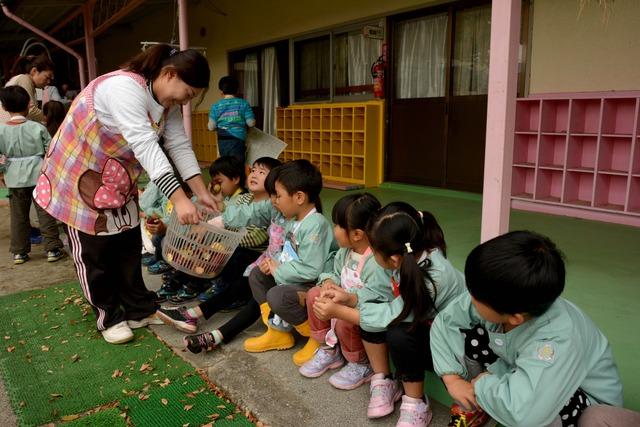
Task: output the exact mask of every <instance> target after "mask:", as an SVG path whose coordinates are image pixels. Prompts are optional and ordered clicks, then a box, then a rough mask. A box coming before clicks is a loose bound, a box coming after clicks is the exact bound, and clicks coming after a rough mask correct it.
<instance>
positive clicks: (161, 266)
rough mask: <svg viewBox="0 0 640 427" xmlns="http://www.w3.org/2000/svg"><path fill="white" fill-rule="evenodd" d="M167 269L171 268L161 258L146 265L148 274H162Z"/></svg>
mask: <svg viewBox="0 0 640 427" xmlns="http://www.w3.org/2000/svg"><path fill="white" fill-rule="evenodd" d="M169 270H171V266H170V265H169V264H167V263H166V262H165V261H162V260H160V261H158V262H156V263H155V264H151V265H150V266H149V267H147V271H149V274H162V273H166V272H167V271H169Z"/></svg>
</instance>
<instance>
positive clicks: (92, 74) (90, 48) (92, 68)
mask: <svg viewBox="0 0 640 427" xmlns="http://www.w3.org/2000/svg"><path fill="white" fill-rule="evenodd" d="M94 7H95V0H92V1H88V2H87V3H85V4H84V5H82V15H83V20H84V46H85V51H86V56H87V71H88V73H89V81H91V80H93V79H95V78H96V77H97V71H96V51H95V47H94V44H93V8H94Z"/></svg>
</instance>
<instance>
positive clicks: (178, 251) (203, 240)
mask: <svg viewBox="0 0 640 427" xmlns="http://www.w3.org/2000/svg"><path fill="white" fill-rule="evenodd" d="M218 215H219V214H205V218H204V220H203V221H201V222H200V223H198V224H187V225H182V224H180V221H178V217H177V215H176V211H175V209H174V211H173V212H172V213H171V218H170V219H169V226H168V227H167V234H166V236H165V238H164V239H163V241H162V256H163V257H164V259H165V261H167V262H168V263H169V264H171V266H172V267H174V268H175V269H176V270H180V271H182V272H184V273H187V274H189V275H191V276H196V277H202V278H205V279H209V278H212V277H215V276H217V275H218V274H220V272H221V271H222V269H223V268H224V266H225V265H226V264H227V261H229V258H231V255H232V254H233V252H234V251H235V250H236V248H237V247H238V245H239V244H240V241H241V240H242V238H243V237H244V236H245V234H246V233H247V230H246V229H244V228H241V229H239V230H227V229H223V228H218V227H215V226H213V225H211V224H209V223H207V221H209V220H211V219H213V218H215V217H216V216H218Z"/></svg>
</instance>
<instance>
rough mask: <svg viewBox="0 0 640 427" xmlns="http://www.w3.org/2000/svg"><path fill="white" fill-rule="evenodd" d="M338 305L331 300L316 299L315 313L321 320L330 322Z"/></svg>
mask: <svg viewBox="0 0 640 427" xmlns="http://www.w3.org/2000/svg"><path fill="white" fill-rule="evenodd" d="M336 307H337V304H336V303H334V302H333V301H331V300H330V299H329V298H322V297H316V300H315V301H314V303H313V313H314V314H315V315H316V317H317V318H318V319H320V320H324V321H327V320H330V319H332V318H333V317H334V315H335V310H336Z"/></svg>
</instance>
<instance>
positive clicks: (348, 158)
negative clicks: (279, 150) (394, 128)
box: [276, 101, 384, 187]
mask: <svg viewBox="0 0 640 427" xmlns="http://www.w3.org/2000/svg"><path fill="white" fill-rule="evenodd" d="M382 114H383V110H382V102H380V101H368V102H362V103H340V104H296V105H292V106H290V107H287V108H279V109H278V110H277V114H276V123H277V124H278V126H279V127H278V136H279V137H280V138H281V139H282V140H283V141H285V142H286V143H287V144H288V146H287V148H286V149H285V151H284V153H283V155H282V159H283V160H294V159H298V158H308V159H309V160H310V161H311V162H313V163H314V164H315V165H317V166H318V168H319V169H320V172H322V175H323V177H324V178H325V179H327V180H331V181H343V182H348V183H355V184H363V185H365V186H368V187H371V186H376V185H379V184H380V183H381V182H382V163H383V160H384V159H383V158H382V154H381V153H383V150H382V144H383V140H384V138H383V134H382V131H381V129H382V123H383V116H382ZM289 118H290V120H288V119H289ZM298 118H299V121H298Z"/></svg>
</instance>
